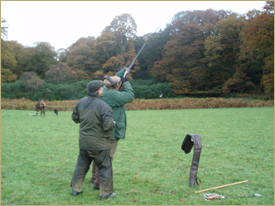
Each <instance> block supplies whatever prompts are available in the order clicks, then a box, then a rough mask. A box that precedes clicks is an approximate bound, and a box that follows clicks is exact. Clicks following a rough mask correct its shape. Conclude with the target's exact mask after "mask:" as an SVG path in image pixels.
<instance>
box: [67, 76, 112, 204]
mask: <svg viewBox="0 0 275 206" xmlns="http://www.w3.org/2000/svg"><path fill="white" fill-rule="evenodd" d="M103 86H104V83H103V81H99V80H93V81H91V82H89V83H88V84H87V89H88V96H87V97H84V98H82V99H80V100H79V101H78V102H77V104H76V106H75V108H74V110H73V113H72V120H73V121H74V122H75V123H79V124H80V125H79V155H78V160H77V164H76V167H75V171H74V174H73V178H72V182H71V187H72V196H76V195H78V194H80V193H82V190H81V187H82V185H83V181H84V179H85V176H86V173H87V172H88V170H89V168H90V165H91V163H92V161H93V162H94V163H95V164H96V165H97V167H98V168H99V173H100V175H99V176H100V200H103V199H108V198H109V197H114V196H116V195H117V194H116V193H113V172H112V162H111V159H110V152H109V134H108V132H109V131H112V130H113V128H114V127H115V123H116V122H115V121H114V118H113V112H112V109H111V107H110V106H109V105H108V104H107V103H105V102H104V101H102V100H101V95H102V93H103V88H102V87H103Z"/></svg>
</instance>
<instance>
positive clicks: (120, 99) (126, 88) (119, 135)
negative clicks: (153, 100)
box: [91, 68, 134, 190]
mask: <svg viewBox="0 0 275 206" xmlns="http://www.w3.org/2000/svg"><path fill="white" fill-rule="evenodd" d="M125 70H126V68H123V69H122V70H120V71H119V72H118V73H117V74H116V76H112V77H109V76H105V78H104V85H105V87H104V88H103V91H104V92H103V95H102V100H103V101H104V102H106V103H107V104H108V105H109V106H110V107H111V108H112V110H113V114H114V120H115V122H116V126H115V128H114V130H113V131H112V132H110V133H109V134H110V158H111V160H113V157H114V154H115V151H116V148H117V145H118V140H120V139H125V133H126V126H127V120H126V111H125V107H124V105H125V104H127V103H129V102H131V101H132V100H133V99H134V91H133V88H132V86H131V84H130V82H128V81H127V78H126V77H123V75H124V73H125ZM120 81H122V87H121V91H117V90H116V87H117V86H118V85H119V82H120ZM91 183H94V189H95V190H96V189H101V188H100V187H99V185H100V178H99V170H98V168H97V167H96V165H95V164H93V171H92V178H91Z"/></svg>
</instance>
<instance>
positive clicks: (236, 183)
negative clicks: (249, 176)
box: [196, 180, 248, 193]
mask: <svg viewBox="0 0 275 206" xmlns="http://www.w3.org/2000/svg"><path fill="white" fill-rule="evenodd" d="M246 182H248V180H244V181H241V182H235V183H231V184H227V185H222V186H219V187H213V188H209V189H205V190H200V191H196V193H200V192H206V191H208V190H215V189H219V188H223V187H228V186H232V185H238V184H242V183H246Z"/></svg>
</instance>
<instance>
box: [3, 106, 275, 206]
mask: <svg viewBox="0 0 275 206" xmlns="http://www.w3.org/2000/svg"><path fill="white" fill-rule="evenodd" d="M29 113H30V111H24V110H2V111H1V204H2V205H23V204H27V205H40V204H42V205H162V204H164V205H192V204H193V205H221V204H224V205H274V108H273V107H257V108H219V109H183V110H158V111H156V110H147V111H146V110H143V111H127V121H128V128H127V134H126V139H125V140H120V141H119V144H118V148H117V152H116V154H115V156H114V161H113V171H114V192H117V193H118V196H117V197H115V198H113V199H110V200H108V201H99V191H94V190H93V185H91V184H90V183H89V182H90V178H91V171H89V172H88V174H87V176H86V179H85V181H84V185H83V188H82V189H83V194H81V195H79V196H77V197H72V196H71V188H70V186H69V185H70V182H71V178H72V175H73V172H74V168H75V164H76V160H77V156H78V125H77V124H75V123H74V122H73V121H72V120H71V112H60V113H59V115H58V116H56V115H55V114H54V113H53V111H50V112H49V111H46V116H45V117H43V116H42V117H41V116H40V114H39V116H37V117H35V116H29V115H28V114H29ZM186 134H199V135H201V138H202V152H201V157H200V163H199V169H198V177H199V178H200V179H201V180H202V183H201V185H200V186H197V185H196V186H195V188H190V187H189V186H188V182H189V173H190V164H191V161H192V157H193V150H192V151H191V153H189V154H185V153H184V152H183V151H182V150H181V148H180V147H181V144H182V141H183V139H184V137H185V135H186ZM243 180H249V182H248V183H244V184H240V185H235V186H231V187H225V188H221V189H218V190H212V191H208V192H206V193H218V194H220V195H224V196H242V195H253V194H255V193H259V194H261V195H262V197H253V198H252V197H250V198H229V199H222V200H215V201H205V200H204V199H203V194H205V193H199V194H195V191H199V190H202V189H207V188H212V187H216V186H221V185H224V184H229V183H234V182H239V181H243Z"/></svg>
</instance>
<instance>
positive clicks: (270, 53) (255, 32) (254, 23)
mask: <svg viewBox="0 0 275 206" xmlns="http://www.w3.org/2000/svg"><path fill="white" fill-rule="evenodd" d="M243 38H244V39H245V46H246V49H247V50H249V51H250V53H254V55H255V57H256V59H257V60H258V61H263V63H264V66H263V68H262V70H263V76H262V80H261V84H262V86H263V88H264V91H265V92H266V93H270V92H273V91H274V1H267V2H266V4H265V7H264V11H263V12H257V11H255V10H253V11H250V12H249V13H248V14H247V18H246V20H245V26H244V30H243Z"/></svg>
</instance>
